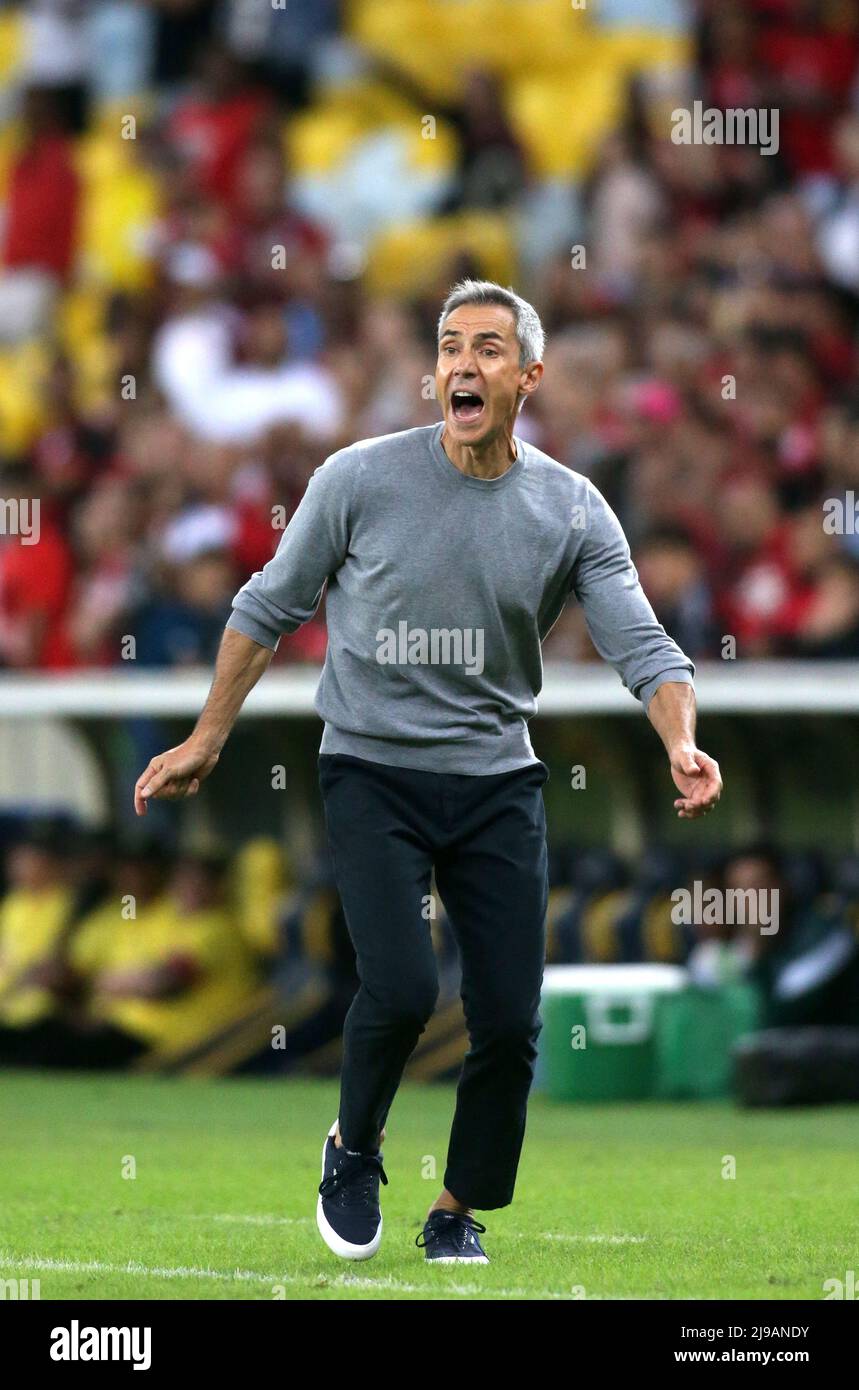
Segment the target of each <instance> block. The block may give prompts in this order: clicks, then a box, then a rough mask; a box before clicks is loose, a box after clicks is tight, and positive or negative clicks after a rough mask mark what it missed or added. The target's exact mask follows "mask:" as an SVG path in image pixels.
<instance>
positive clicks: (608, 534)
mask: <svg viewBox="0 0 859 1390" xmlns="http://www.w3.org/2000/svg"><path fill="white" fill-rule="evenodd" d="M571 587H572V592H573V593H575V595H576V597H577V598H578V600H579V602H580V603H581V605H582V608H583V610H584V615H585V620H586V622H587V626H588V631H589V633H590V635H591V639H592V641H593V644H594V646H595V647H596V649H597V651H598V652H599V654H600V656H601V657H602V658H603V660H604V661H607V662H609V664H610V665H611V666H613V667H614V669H615V670H616V671H617V673H618V675H619V676H620V677H621V680H622V681H623V684H624V685H625V686H626V687H627V688H628V689H629V690H630V691H631V692H632V694H633V695H635V696H636V697H637V698H638V699H639V700H641V702H642V704H643V705H644V707H645V709H646V708H647V706H648V705H649V703H650V700H651V699H652V697H653V696H654V695H655V694H656V691H657V690H658V689H659V687H660V685H662V684H664V682H666V681H682V682H685V683H686V684H688V685H691V684H692V683H693V677H694V674H695V667H694V665H693V664H692V662H691V661H690V660H689V658H688V657H687V656H686V655H685V654H684V653H683V652H682V651H681V650H680V648H679V647H678V645H677V643H676V642H674V641H673V640H672V639H671V638H670V637H669V636H668V634H667V633H666V631H665V629H664V627H663V626H662V624H661V623H660V622H658V621H657V618H656V615H655V613H654V612H653V609H652V608H651V606H650V604H649V602H648V601H647V598H646V596H645V594H644V590H643V589H642V587H641V584H640V582H639V578H638V572H637V570H636V568H635V566H634V564H633V563H632V557H631V555H630V551H629V545H628V543H627V540H626V536H625V535H624V533H623V530H622V528H621V525H620V522H619V521H618V519H617V517H616V516H615V514H614V512H613V511H612V509H611V507H610V506H609V505H608V503H607V502H606V500H605V498H604V497H603V496H602V494H601V493H600V492H598V491H597V489H596V488H595V487H594V486H593V485H592V484H589V485H588V508H587V517H586V525H585V528H584V536H583V539H582V544H581V547H580V549H579V553H578V556H577V558H576V561H575V564H574V566H573V575H572V586H571Z"/></svg>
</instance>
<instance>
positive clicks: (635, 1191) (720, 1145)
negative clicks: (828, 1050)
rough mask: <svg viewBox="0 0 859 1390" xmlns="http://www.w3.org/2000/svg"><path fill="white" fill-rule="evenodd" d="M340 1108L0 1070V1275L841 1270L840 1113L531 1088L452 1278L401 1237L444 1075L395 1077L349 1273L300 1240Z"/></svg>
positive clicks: (616, 1282)
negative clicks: (367, 1213)
mask: <svg viewBox="0 0 859 1390" xmlns="http://www.w3.org/2000/svg"><path fill="white" fill-rule="evenodd" d="M336 1104H337V1089H336V1086H335V1085H333V1084H331V1083H327V1082H315V1081H313V1082H298V1081H282V1082H281V1081H277V1080H273V1081H255V1080H231V1081H218V1082H205V1081H203V1082H200V1081H197V1082H192V1081H187V1080H160V1079H149V1078H137V1077H131V1076H123V1077H109V1078H105V1077H98V1078H96V1077H91V1076H69V1077H60V1076H57V1075H48V1076H46V1075H37V1074H29V1075H28V1074H26V1073H23V1072H19V1073H13V1072H6V1073H2V1074H0V1191H2V1193H3V1220H2V1230H0V1278H2V1279H10V1278H18V1279H23V1278H30V1279H36V1278H38V1279H39V1280H40V1285H41V1297H42V1299H43V1300H44V1299H102V1298H121V1299H126V1298H137V1299H159V1298H169V1299H182V1298H188V1299H191V1298H193V1299H266V1300H270V1299H273V1298H285V1299H297V1298H314V1299H316V1298H336V1299H343V1298H361V1299H366V1298H371V1299H377V1298H382V1299H427V1298H433V1299H434V1298H445V1299H451V1298H453V1299H458V1298H523V1297H525V1298H540V1299H545V1298H575V1297H579V1298H580V1297H586V1298H604V1299H610V1298H652V1299H655V1298H659V1299H673V1298H694V1299H712V1298H719V1299H722V1298H724V1299H735V1298H767V1299H769V1298H779V1299H795V1298H811V1299H819V1298H821V1297H822V1294H823V1282H824V1280H825V1279H828V1278H839V1279H843V1278H844V1276H845V1273H846V1271H847V1270H849V1269H859V1247H857V1244H856V1240H855V1225H854V1223H853V1220H852V1212H853V1208H854V1204H855V1200H856V1191H857V1187H859V1142H857V1141H859V1111H857V1110H851V1109H839V1110H835V1109H828V1110H817V1109H815V1110H799V1111H791V1112H742V1111H738V1110H735V1109H734V1108H732V1107H731V1106H728V1105H721V1104H719V1105H716V1104H711V1105H653V1104H637V1105H607V1106H562V1105H557V1104H552V1103H551V1102H549V1101H548V1100H546V1099H545V1098H544V1097H541V1096H535V1097H534V1098H533V1100H532V1104H531V1110H530V1118H529V1126H528V1134H527V1136H526V1140H525V1150H524V1154H523V1160H522V1166H521V1168H520V1173H519V1186H518V1192H517V1196H516V1199H515V1201H514V1203H513V1205H512V1206H511V1207H508V1208H506V1209H505V1210H503V1211H499V1212H494V1213H493V1212H490V1213H486V1214H485V1220H486V1223H487V1225H488V1228H489V1229H488V1234H487V1236H486V1237H485V1244H486V1247H487V1252H488V1254H489V1256H490V1259H491V1264H490V1265H488V1266H483V1267H480V1268H476V1269H468V1268H464V1267H463V1266H445V1267H442V1268H438V1267H436V1268H433V1267H431V1266H430V1267H428V1266H427V1265H426V1264H425V1262H424V1260H423V1258H422V1255H421V1252H420V1251H418V1250H417V1249H416V1248H415V1246H414V1238H415V1235H416V1234H417V1232H418V1231H419V1230H420V1226H421V1222H422V1219H423V1216H424V1214H425V1211H426V1208H427V1207H428V1205H429V1203H430V1201H431V1200H432V1199H433V1198H434V1197H435V1195H436V1192H437V1190H438V1189H439V1187H440V1185H441V1177H442V1174H443V1171H444V1156H445V1150H446V1141H447V1133H448V1126H449V1123H450V1116H451V1112H452V1105H453V1091H452V1089H450V1088H449V1087H443V1086H436V1087H420V1088H419V1087H416V1086H404V1087H403V1088H402V1090H401V1091H400V1093H399V1095H398V1097H397V1099H396V1101H395V1104H394V1108H393V1110H392V1112H391V1116H390V1118H389V1123H388V1138H387V1142H386V1146H385V1166H386V1169H387V1172H388V1176H389V1178H390V1186H389V1187H387V1188H383V1189H382V1192H383V1212H384V1219H385V1235H384V1239H383V1243H382V1249H381V1251H380V1252H379V1254H378V1255H377V1256H376V1257H375V1259H373V1260H369V1261H367V1262H366V1263H361V1264H350V1263H347V1262H345V1261H341V1260H338V1259H337V1258H336V1257H335V1256H334V1255H332V1254H331V1253H330V1252H329V1251H328V1250H327V1249H326V1248H325V1247H324V1246H323V1244H322V1242H321V1240H320V1238H319V1236H318V1234H317V1231H316V1223H315V1204H316V1188H317V1185H318V1182H319V1162H320V1152H321V1147H322V1139H323V1136H324V1134H325V1132H326V1130H327V1128H328V1126H329V1124H330V1123H331V1121H332V1119H333V1117H334V1115H335V1113H336ZM729 1156H730V1157H732V1158H733V1159H734V1161H735V1164H736V1176H735V1177H733V1178H730V1177H723V1176H722V1174H723V1171H730V1163H729V1161H728V1160H729ZM131 1160H133V1162H134V1165H135V1167H136V1176H134V1177H133V1178H132V1177H124V1176H123V1171H126V1172H128V1171H130V1169H131ZM433 1164H434V1165H435V1176H434V1177H433V1176H432V1173H433Z"/></svg>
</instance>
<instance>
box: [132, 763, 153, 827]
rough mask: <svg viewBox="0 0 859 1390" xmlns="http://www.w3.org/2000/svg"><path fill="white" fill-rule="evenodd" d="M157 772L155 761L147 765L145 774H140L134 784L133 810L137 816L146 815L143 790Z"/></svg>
mask: <svg viewBox="0 0 859 1390" xmlns="http://www.w3.org/2000/svg"><path fill="white" fill-rule="evenodd" d="M157 771H158V768H157V766H156V763H155V760H154V759H153V760H152V762H151V763H150V764H149V766H148V767H147V769H146V771H145V772H142V773H141V774H140V776H139V777H138V779H137V781H136V782H135V784H134V809H135V811H136V812H137V814H138V815H139V816H145V815H146V797H145V796H144V789H145V788H146V787H147V786H148V785H149V782H150V781H151V779H152V778H153V777H154V775H155V773H156V772H157Z"/></svg>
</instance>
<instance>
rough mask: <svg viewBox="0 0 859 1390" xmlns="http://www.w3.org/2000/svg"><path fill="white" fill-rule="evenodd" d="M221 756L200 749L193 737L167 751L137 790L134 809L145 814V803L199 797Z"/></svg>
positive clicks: (137, 784) (155, 760)
mask: <svg viewBox="0 0 859 1390" xmlns="http://www.w3.org/2000/svg"><path fill="white" fill-rule="evenodd" d="M218 757H219V754H218V753H214V752H212V751H211V749H209V748H206V747H203V746H201V745H200V744H199V743H198V742H196V741H195V739H194V737H193V735H192V736H191V738H188V739H186V740H185V742H184V743H180V744H177V746H176V747H175V748H168V749H167V752H166V753H160V754H159V755H158V757H157V758H153V759H152V761H151V763H150V764H149V766H148V768H147V769H146V771H145V772H144V773H143V775H142V776H141V777H138V779H137V782H136V783H135V787H134V809H135V811H136V812H137V814H138V815H139V816H145V815H146V803H147V802H148V801H151V800H152V799H153V798H155V799H160V800H164V801H180V800H181V799H182V798H183V797H185V796H196V795H197V792H198V791H199V790H200V783H201V782H203V781H204V780H205V779H206V778H207V777H208V775H209V773H210V772H211V771H212V768H213V767H214V766H215V764H216V763H217V761H218Z"/></svg>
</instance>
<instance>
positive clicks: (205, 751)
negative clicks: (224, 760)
mask: <svg viewBox="0 0 859 1390" xmlns="http://www.w3.org/2000/svg"><path fill="white" fill-rule="evenodd" d="M226 741H227V740H226V735H225V736H224V737H223V738H219V737H218V736H217V735H216V734H215V733H214V732H213V731H212V730H210V729H195V730H194V732H193V733H192V734H191V736H190V738H189V739H188V743H189V744H190V745H191V748H192V749H193V750H194V752H195V753H199V754H200V755H201V756H202V757H204V758H217V757H219V756H220V753H221V749H222V748H223V746H224V744H225V743H226Z"/></svg>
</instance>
